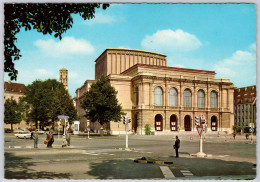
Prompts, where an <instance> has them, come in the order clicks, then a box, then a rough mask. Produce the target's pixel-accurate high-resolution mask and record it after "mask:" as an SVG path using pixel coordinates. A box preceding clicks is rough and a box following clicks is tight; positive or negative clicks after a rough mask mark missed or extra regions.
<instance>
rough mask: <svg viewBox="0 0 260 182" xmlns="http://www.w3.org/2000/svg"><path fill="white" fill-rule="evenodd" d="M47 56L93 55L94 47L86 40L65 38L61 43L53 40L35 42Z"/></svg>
mask: <svg viewBox="0 0 260 182" xmlns="http://www.w3.org/2000/svg"><path fill="white" fill-rule="evenodd" d="M34 45H35V46H37V47H38V48H39V49H40V50H41V51H42V52H44V53H45V54H49V55H51V56H55V57H59V56H62V55H63V56H64V55H68V54H93V53H94V52H95V49H94V47H93V46H92V45H91V43H90V42H88V41H87V40H84V39H75V38H74V37H64V38H63V39H62V40H61V41H59V42H56V41H54V40H53V39H49V40H41V39H38V40H37V41H36V42H34Z"/></svg>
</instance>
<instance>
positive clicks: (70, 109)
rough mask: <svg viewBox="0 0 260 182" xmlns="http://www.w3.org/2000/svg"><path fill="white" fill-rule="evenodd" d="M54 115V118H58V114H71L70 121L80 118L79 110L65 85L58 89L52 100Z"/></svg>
mask: <svg viewBox="0 0 260 182" xmlns="http://www.w3.org/2000/svg"><path fill="white" fill-rule="evenodd" d="M64 106H66V107H64ZM52 108H53V115H52V119H53V120H56V119H57V116H58V115H67V116H69V122H70V124H71V122H72V121H75V120H78V119H79V117H78V115H77V110H76V108H75V107H74V105H73V100H72V99H71V97H70V95H69V93H68V91H67V90H66V89H64V87H62V88H59V89H57V90H56V92H55V95H54V97H53V102H52Z"/></svg>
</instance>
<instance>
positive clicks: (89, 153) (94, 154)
mask: <svg viewBox="0 0 260 182" xmlns="http://www.w3.org/2000/svg"><path fill="white" fill-rule="evenodd" d="M83 154H88V155H99V154H95V153H88V152H85V153H83Z"/></svg>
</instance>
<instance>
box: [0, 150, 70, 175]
mask: <svg viewBox="0 0 260 182" xmlns="http://www.w3.org/2000/svg"><path fill="white" fill-rule="evenodd" d="M30 159H31V158H28V157H20V156H15V155H13V154H11V153H7V152H5V165H4V170H5V174H4V177H5V178H6V179H69V177H70V174H69V173H54V172H46V171H40V172H36V171H35V170H32V169H29V167H30V166H36V165H35V164H34V163H33V162H28V161H27V160H30ZM50 165H51V164H50Z"/></svg>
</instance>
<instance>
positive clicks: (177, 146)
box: [173, 136, 180, 158]
mask: <svg viewBox="0 0 260 182" xmlns="http://www.w3.org/2000/svg"><path fill="white" fill-rule="evenodd" d="M173 148H174V149H175V152H176V158H178V157H179V148H180V140H179V137H178V136H176V140H175V144H174V145H173Z"/></svg>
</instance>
